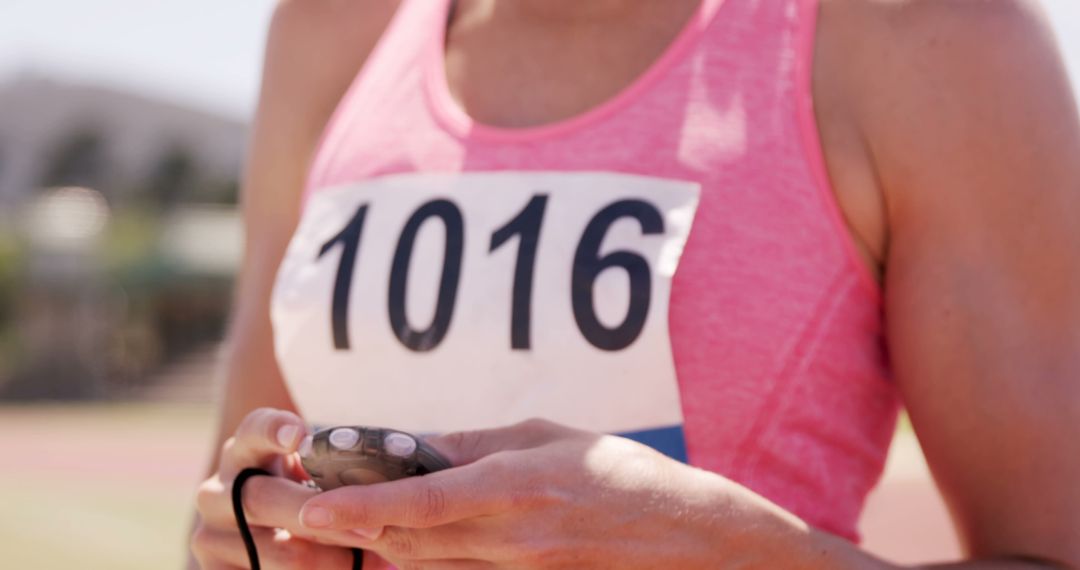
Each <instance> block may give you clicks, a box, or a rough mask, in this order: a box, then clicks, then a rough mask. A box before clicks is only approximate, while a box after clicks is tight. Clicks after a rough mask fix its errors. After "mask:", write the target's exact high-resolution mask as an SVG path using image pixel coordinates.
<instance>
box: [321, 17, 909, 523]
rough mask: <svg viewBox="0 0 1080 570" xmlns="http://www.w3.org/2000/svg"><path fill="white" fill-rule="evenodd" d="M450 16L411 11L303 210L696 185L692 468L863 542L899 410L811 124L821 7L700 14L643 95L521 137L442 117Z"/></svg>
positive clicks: (683, 279) (687, 366)
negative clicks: (565, 183)
mask: <svg viewBox="0 0 1080 570" xmlns="http://www.w3.org/2000/svg"><path fill="white" fill-rule="evenodd" d="M447 3H448V0H439V1H435V0H407V1H406V2H405V3H404V4H403V7H402V8H401V10H400V11H399V13H398V14H397V16H395V19H394V21H393V23H392V24H391V26H390V28H389V29H388V31H387V33H386V35H385V36H384V38H383V39H382V41H381V42H380V44H379V46H378V47H377V48H376V51H375V53H374V54H372V56H371V58H370V59H369V62H368V63H367V65H366V66H365V68H364V69H363V70H362V72H361V73H360V75H359V76H358V78H357V80H356V82H355V83H354V85H353V86H352V88H351V89H350V91H349V93H348V94H347V95H346V97H345V98H344V100H343V101H342V103H341V105H340V107H339V109H338V110H337V112H336V114H335V116H334V118H333V120H332V121H331V123H330V125H329V126H328V128H327V131H326V133H325V135H324V140H323V143H322V145H321V148H320V151H319V153H318V155H317V157H316V160H315V162H314V165H313V168H312V172H311V177H310V183H309V188H308V192H309V193H310V192H318V191H319V190H320V189H322V188H326V187H331V186H335V185H340V184H345V183H348V182H353V181H357V180H361V179H365V178H370V177H375V176H380V175H386V174H392V173H401V172H415V171H442V172H459V171H493V170H557V171H575V170H582V171H597V170H605V171H614V172H625V173H635V174H643V175H649V176H658V177H664V178H672V179H682V180H693V181H697V182H699V183H700V184H701V187H702V196H701V204H700V206H699V210H698V212H697V217H696V219H695V222H694V226H693V230H692V232H691V235H690V239H689V243H688V244H687V247H686V250H685V252H684V254H683V258H682V261H681V263H680V265H679V269H678V272H677V274H676V275H675V280H674V285H673V292H672V299H671V309H670V315H669V316H670V330H671V338H672V345H673V347H672V348H673V352H674V356H675V362H676V370H677V374H678V379H679V386H680V391H681V394H682V401H683V407H684V415H685V419H686V421H685V432H686V437H687V444H688V451H689V457H690V460H691V463H693V464H694V465H697V466H700V467H702V468H705V469H709V470H712V471H715V472H717V473H720V474H723V475H725V476H727V477H730V478H731V479H733V480H736V481H739V482H741V483H743V484H745V485H746V486H748V487H749V488H751V489H753V490H755V491H757V492H759V493H761V494H763V495H764V496H766V497H768V498H770V499H771V500H773V501H774V502H776V503H778V504H779V505H781V506H783V507H785V508H787V509H789V510H791V511H792V512H794V513H795V514H797V515H799V516H801V517H802V518H804V519H805V520H806V521H808V522H809V523H811V524H814V525H816V526H818V527H820V528H822V529H825V530H828V531H831V532H834V533H837V534H840V535H842V536H845V537H849V538H852V539H855V538H856V537H857V534H856V530H855V525H856V522H857V518H858V515H859V512H860V509H861V508H862V503H863V500H864V498H865V495H866V494H867V492H868V491H869V490H870V488H871V487H872V486H873V485H874V484H875V482H876V481H877V479H878V477H879V475H880V473H881V470H882V466H883V462H884V459H885V455H886V451H887V448H888V444H889V441H890V438H891V435H892V432H893V429H894V425H895V417H896V411H897V407H898V406H897V397H896V394H895V390H894V387H893V386H892V384H891V383H890V381H889V379H888V373H887V366H886V358H885V354H884V350H883V347H882V342H881V337H882V322H881V305H880V294H879V291H878V288H877V285H876V284H875V283H874V281H873V278H872V277H870V275H869V273H868V272H867V270H866V268H865V267H864V266H863V265H862V263H861V262H860V260H859V259H858V258H857V256H856V254H855V250H854V247H853V244H852V243H851V241H850V238H849V236H848V235H847V231H846V228H845V226H844V224H843V221H842V217H841V215H840V212H839V211H838V209H837V205H836V204H835V201H834V198H833V194H832V191H831V189H830V188H829V186H828V184H829V182H828V178H827V174H826V171H825V168H824V164H823V161H822V152H821V148H820V145H819V142H818V136H817V131H816V125H815V123H814V116H813V109H812V102H811V99H810V79H809V75H810V74H809V68H810V63H811V53H812V45H813V40H814V29H815V15H816V11H817V0H705V1H704V2H703V3H702V6H701V8H700V9H699V11H698V12H697V14H696V15H695V16H694V17H693V19H692V20H691V21H690V22H689V23H688V24H687V26H686V28H685V29H684V31H683V32H682V34H681V35H680V36H679V37H678V39H677V40H676V41H675V43H674V44H673V45H672V46H671V48H670V49H669V50H668V51H667V52H666V53H665V55H664V56H662V58H661V59H660V60H659V61H658V62H657V63H656V64H654V65H653V67H652V68H651V69H650V70H649V71H648V72H646V73H645V74H644V75H643V76H642V77H640V78H639V79H638V80H637V81H636V82H635V83H634V84H633V85H632V86H630V87H629V88H627V89H625V90H624V91H623V92H622V93H621V94H619V95H618V96H616V97H614V98H613V99H612V100H610V101H608V102H607V103H605V104H604V105H602V106H600V107H597V108H595V109H593V110H591V111H589V112H586V113H585V114H583V115H580V116H578V117H576V118H573V119H570V120H567V121H561V122H558V123H555V124H552V125H547V126H543V127H539V128H529V129H500V128H495V127H491V126H486V125H481V124H477V123H475V122H474V121H472V120H470V118H469V117H468V116H467V115H466V114H465V113H464V112H463V111H462V110H461V109H460V108H459V107H458V106H457V105H456V104H455V102H454V101H453V100H452V98H451V97H450V95H449V91H448V89H447V87H446V83H445V74H444V70H443V57H442V56H443V54H442V45H443V29H444V22H445V18H446V9H447ZM507 96H512V94H509V93H508V94H507Z"/></svg>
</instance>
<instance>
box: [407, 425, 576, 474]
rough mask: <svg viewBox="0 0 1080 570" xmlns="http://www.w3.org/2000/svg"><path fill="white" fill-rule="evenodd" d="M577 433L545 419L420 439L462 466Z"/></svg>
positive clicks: (453, 463) (453, 462)
mask: <svg viewBox="0 0 1080 570" xmlns="http://www.w3.org/2000/svg"><path fill="white" fill-rule="evenodd" d="M574 433H577V432H576V430H573V429H571V428H567V427H564V426H560V425H558V424H555V423H552V422H549V421H547V420H539V419H532V420H526V421H524V422H521V423H517V424H514V425H511V426H506V427H500V428H494V429H482V430H472V431H457V432H451V433H446V434H442V435H436V436H431V437H427V438H424V441H426V442H427V443H428V444H429V445H431V446H432V447H434V448H435V450H436V451H438V452H439V453H441V454H442V455H443V456H444V457H446V458H447V459H448V460H449V461H450V464H451V465H454V466H462V465H468V464H469V463H473V462H475V461H479V460H480V459H483V458H484V457H487V456H489V455H492V454H495V453H499V452H501V451H518V450H522V449H532V448H534V447H540V446H542V445H545V444H547V443H550V442H552V441H555V440H557V439H561V438H564V437H567V436H570V435H572V434H574Z"/></svg>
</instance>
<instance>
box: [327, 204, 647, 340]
mask: <svg viewBox="0 0 1080 570" xmlns="http://www.w3.org/2000/svg"><path fill="white" fill-rule="evenodd" d="M547 204H548V195H546V194H537V195H534V196H533V197H532V198H531V199H530V200H529V202H528V203H527V204H526V205H525V207H524V208H523V209H522V210H521V211H520V212H518V213H517V215H515V216H514V217H513V218H512V219H510V220H509V221H508V222H506V224H504V225H503V226H502V227H500V228H498V229H496V230H495V231H494V232H493V233H492V234H491V243H490V246H489V248H488V252H489V253H493V252H495V251H496V250H498V249H500V248H502V247H503V246H505V245H506V243H507V242H509V241H510V239H511V238H513V237H515V236H517V237H518V249H517V260H516V262H515V265H514V279H513V291H512V293H511V310H510V347H511V348H512V349H514V350H529V349H530V348H531V346H532V339H531V326H532V323H531V321H532V298H533V281H534V279H533V277H534V271H535V269H536V255H537V249H538V246H539V243H540V233H541V229H542V226H543V220H544V214H545V212H546V210H547ZM369 210H370V204H368V203H364V204H361V205H360V206H359V207H358V208H357V210H356V213H355V214H354V215H353V217H352V218H351V219H350V220H349V222H348V223H347V224H346V225H345V227H344V228H343V229H342V230H341V231H340V232H338V233H337V235H335V236H334V237H332V238H331V239H330V240H329V241H327V242H326V243H325V244H323V246H322V247H321V248H320V250H319V255H318V258H320V259H321V258H322V257H323V256H324V255H326V254H327V252H329V251H330V250H332V249H335V246H339V245H340V246H341V247H340V249H341V257H340V258H339V261H338V267H337V275H336V277H335V280H334V292H333V300H332V303H331V311H330V312H331V328H332V331H333V336H334V347H335V348H336V349H337V350H347V349H348V348H349V331H348V314H349V295H350V292H351V291H352V279H353V273H354V269H355V266H356V259H357V256H358V254H359V251H360V245H361V237H362V236H363V231H364V220H365V218H366V217H367V215H368V212H369ZM433 218H437V219H438V220H439V221H440V222H441V223H442V224H443V226H444V228H445V230H446V242H445V245H444V250H443V267H442V273H441V277H440V278H439V281H438V288H439V289H438V296H437V300H436V303H435V315H434V318H433V319H432V321H431V323H430V324H429V325H428V326H427V328H424V329H417V328H415V327H414V326H413V324H412V323H410V322H409V319H408V317H407V316H406V310H405V299H406V294H405V292H406V290H407V285H408V277H409V262H410V260H411V259H412V255H413V250H414V249H415V248H414V246H415V242H416V236H417V234H418V233H419V231H420V227H421V226H422V225H423V224H424V223H425V222H427V221H428V220H430V219H433ZM623 218H630V219H633V220H636V221H637V223H638V224H639V225H640V227H641V233H642V234H643V235H656V234H663V233H664V218H663V216H662V215H661V214H660V211H659V210H658V209H657V208H656V207H655V206H653V205H652V204H650V203H648V202H645V201H643V200H636V199H626V200H619V201H616V202H613V203H611V204H609V205H608V206H606V207H604V208H603V209H601V210H600V211H599V212H597V213H596V215H594V216H593V217H592V219H591V220H590V221H589V223H588V224H587V225H586V227H585V231H584V232H583V233H582V236H581V239H580V240H579V241H578V245H577V248H576V250H575V253H574V259H573V268H572V273H571V283H570V300H571V306H572V307H573V312H574V320H575V322H576V323H577V327H578V330H579V331H580V332H581V334H582V336H583V337H584V338H585V340H586V341H588V342H589V343H590V344H592V345H593V346H595V347H596V348H598V349H601V350H605V351H617V350H622V349H624V348H626V347H628V346H630V345H631V344H633V342H634V341H635V340H636V339H637V338H638V336H639V335H640V334H641V331H642V330H643V329H644V327H645V322H646V319H647V317H648V314H649V304H650V301H651V299H652V274H651V270H650V268H649V262H648V260H646V259H645V258H644V257H642V256H641V255H640V254H638V253H636V252H633V251H628V250H618V251H612V252H609V253H607V254H605V255H600V246H601V244H602V243H603V241H604V237H605V236H606V235H607V233H608V231H609V230H610V228H611V226H612V225H613V224H614V223H615V222H616V221H618V220H621V219H623ZM464 250H465V222H464V218H463V216H462V214H461V210H460V209H459V208H458V207H457V205H455V204H454V203H453V202H451V201H450V200H447V199H442V198H440V199H435V200H431V201H429V202H426V203H424V204H422V205H421V206H420V207H419V208H417V209H416V211H415V212H413V213H412V215H410V216H409V218H408V220H407V221H406V222H405V226H404V227H403V228H402V230H401V235H400V236H399V237H398V242H397V247H396V249H395V250H394V256H393V261H392V263H391V268H390V287H389V294H388V296H387V297H388V298H387V311H388V315H389V321H390V328H391V330H392V331H393V333H394V335H395V336H396V337H397V339H398V341H400V342H401V344H402V345H404V346H405V347H407V348H408V349H410V350H413V351H416V352H426V351H430V350H433V349H434V348H436V347H437V346H439V343H441V342H442V340H443V339H444V338H445V337H446V333H447V332H448V331H449V330H450V323H451V321H452V320H453V316H454V306H455V304H456V302H457V293H458V285H459V283H460V281H461V268H462V258H463V255H464ZM608 269H621V270H623V271H625V272H626V275H627V277H629V283H630V295H629V299H630V301H629V307H628V308H627V311H626V316H625V318H624V319H623V321H622V322H621V323H619V324H618V325H616V326H614V327H610V326H607V325H606V324H604V323H603V322H601V320H600V318H599V316H598V315H597V312H596V306H595V302H594V295H593V290H594V288H595V285H596V280H597V278H598V277H599V275H600V274H601V273H602V272H603V271H606V270H608Z"/></svg>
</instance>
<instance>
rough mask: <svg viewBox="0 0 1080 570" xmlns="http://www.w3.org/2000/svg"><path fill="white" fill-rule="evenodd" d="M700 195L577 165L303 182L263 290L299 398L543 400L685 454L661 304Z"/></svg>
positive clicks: (327, 410) (364, 407)
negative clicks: (296, 217) (268, 289)
mask: <svg viewBox="0 0 1080 570" xmlns="http://www.w3.org/2000/svg"><path fill="white" fill-rule="evenodd" d="M698 194H699V187H698V185H697V184H695V183H688V182H682V181H673V180H664V179H658V178H650V177H644V176H633V175H625V174H614V173H582V172H567V173H538V172H492V173H453V174H403V175H394V176H388V177H384V178H378V179H373V180H367V181H364V182H360V183H357V184H355V185H350V186H346V187H340V188H335V189H329V190H322V191H319V192H316V193H315V194H313V196H312V198H311V200H310V201H309V203H308V204H307V206H306V209H305V211H304V214H303V217H302V219H301V221H300V224H299V226H298V228H297V230H296V234H295V235H294V237H293V240H292V243H291V244H290V245H289V248H288V250H287V252H286V255H285V258H284V260H283V262H282V264H281V268H280V271H279V274H278V279H277V283H276V286H275V289H274V294H273V300H272V320H273V326H274V345H275V350H276V353H277V357H278V361H279V363H280V366H281V369H282V371H283V373H284V375H285V378H286V381H287V383H288V385H289V388H290V391H291V393H292V395H293V398H294V400H295V402H296V404H297V406H298V407H299V409H300V411H301V413H302V414H303V415H304V416H305V417H306V419H307V420H308V421H311V422H313V423H317V424H323V425H331V424H335V425H336V424H363V425H372V426H385V427H393V428H397V429H402V430H407V431H413V432H418V433H438V432H446V431H457V430H466V429H481V428H490V427H497V426H503V425H507V424H511V423H515V422H518V421H521V420H524V419H527V418H531V417H543V418H546V419H549V420H552V421H555V422H559V423H563V424H567V425H571V426H574V427H578V428H582V429H589V430H594V431H598V432H607V433H619V434H623V435H627V436H629V437H632V438H634V439H638V440H639V441H643V442H645V443H648V444H650V445H652V446H653V447H656V448H658V449H660V450H661V451H663V452H665V453H667V454H669V455H672V456H674V457H677V458H680V459H684V460H685V447H684V443H683V438H682V423H683V417H682V409H681V405H680V401H679V392H678V384H677V381H676V377H675V367H674V362H673V358H672V354H671V342H670V338H669V335H668V318H667V315H668V304H669V297H670V293H671V280H672V276H673V275H674V274H675V270H676V267H677V265H678V262H679V256H680V255H681V253H682V249H683V246H684V245H685V244H686V240H687V237H688V235H689V232H690V226H691V223H692V221H693V218H694V212H695V210H696V208H697V203H698Z"/></svg>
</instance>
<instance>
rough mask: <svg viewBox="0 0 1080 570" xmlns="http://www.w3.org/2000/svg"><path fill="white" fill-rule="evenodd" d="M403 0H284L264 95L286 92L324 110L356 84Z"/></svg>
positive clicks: (274, 26)
mask: <svg viewBox="0 0 1080 570" xmlns="http://www.w3.org/2000/svg"><path fill="white" fill-rule="evenodd" d="M398 4H400V0H365V1H363V2H352V1H341V0H280V1H279V3H278V5H277V6H276V8H275V10H274V14H273V18H272V20H271V24H270V31H269V34H268V38H267V46H266V62H265V69H264V83H271V84H272V85H271V87H272V89H274V91H271V92H268V91H267V90H265V89H264V92H263V97H264V98H265V97H268V96H275V95H278V94H281V95H282V96H287V97H289V98H290V99H292V100H294V101H295V100H297V99H299V100H301V101H310V102H311V103H313V104H315V105H316V106H317V107H319V108H320V109H324V108H325V106H326V105H327V104H328V102H327V100H328V99H329V100H331V101H332V102H336V100H337V99H338V98H339V97H340V95H341V93H342V92H343V91H344V90H345V89H346V88H347V87H348V85H349V83H351V81H352V78H353V77H354V76H355V74H356V72H357V71H358V70H359V68H360V67H361V66H362V65H363V63H364V61H365V60H366V59H367V57H368V55H369V54H370V53H371V51H372V49H373V48H374V47H375V45H376V44H377V43H378V40H379V38H380V37H381V36H382V33H383V30H385V28H386V26H387V25H388V24H389V22H390V19H391V18H392V17H393V15H394V13H395V12H396V10H397V7H398Z"/></svg>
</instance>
